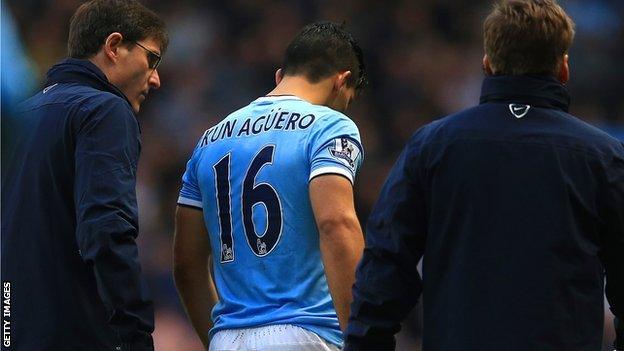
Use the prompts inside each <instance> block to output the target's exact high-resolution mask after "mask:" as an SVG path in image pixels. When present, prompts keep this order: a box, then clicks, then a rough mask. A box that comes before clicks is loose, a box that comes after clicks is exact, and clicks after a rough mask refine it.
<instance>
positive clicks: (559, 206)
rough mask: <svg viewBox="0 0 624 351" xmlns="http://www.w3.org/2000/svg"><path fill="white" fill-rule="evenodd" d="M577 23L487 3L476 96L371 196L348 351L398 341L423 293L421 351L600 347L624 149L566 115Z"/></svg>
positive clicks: (543, 8)
mask: <svg viewBox="0 0 624 351" xmlns="http://www.w3.org/2000/svg"><path fill="white" fill-rule="evenodd" d="M573 28H574V25H573V22H572V21H571V19H570V18H569V17H568V16H567V15H566V14H565V12H564V11H563V10H562V9H561V8H560V7H559V6H558V5H557V4H556V3H554V1H550V0H528V1H519V0H508V1H502V2H500V3H498V4H497V5H496V6H495V8H494V9H493V11H492V12H491V13H490V15H489V16H488V18H487V19H486V21H485V26H484V32H485V50H486V56H485V58H484V68H485V71H486V74H487V77H486V78H485V81H484V82H483V87H482V92H481V100H480V104H479V105H478V106H476V107H473V108H471V109H468V110H465V111H462V112H459V113H457V114H453V115H451V116H448V117H446V118H443V119H440V120H438V121H435V122H433V123H431V124H429V125H427V126H425V127H423V128H421V129H420V130H418V131H417V132H416V133H415V134H414V135H413V136H412V138H411V139H410V141H409V142H408V144H407V146H406V147H405V149H404V151H403V153H402V154H401V156H400V157H399V159H398V161H397V162H396V164H395V165H394V168H393V169H392V171H391V173H390V175H389V177H388V179H387V181H386V184H385V185H384V187H383V190H382V192H381V195H380V198H379V200H378V202H377V204H376V205H375V208H374V211H373V213H372V215H371V217H370V220H369V223H368V227H367V233H366V234H367V236H366V249H365V252H364V256H363V259H362V261H361V262H360V265H359V266H358V270H357V275H356V283H355V285H354V289H353V293H354V302H353V304H352V307H351V317H350V320H349V326H348V328H347V332H346V334H347V336H346V348H345V349H346V350H375V351H380V350H390V349H394V334H395V333H396V332H398V331H399V329H400V322H401V320H402V319H403V318H404V317H405V316H406V315H407V314H408V313H409V311H410V309H411V308H412V307H413V306H414V304H415V303H416V302H417V300H418V297H419V295H420V294H421V292H422V294H423V309H424V312H423V319H424V327H423V350H424V351H447V350H448V351H450V350H463V351H472V350H474V351H477V350H478V351H489V350H492V351H493V350H496V351H500V350H505V351H515V350H517V351H527V350H531V351H546V350H574V351H598V350H601V349H602V334H603V323H604V322H603V320H604V306H603V293H604V290H603V286H604V278H605V275H606V280H607V285H606V293H607V298H608V299H609V302H610V304H611V311H612V312H613V314H614V315H615V316H616V318H617V319H619V320H622V319H623V318H624V145H623V144H622V143H620V142H618V141H617V140H616V139H614V138H611V137H609V136H608V135H606V134H605V133H603V132H601V131H599V130H598V129H596V128H593V127H591V126H589V125H588V124H586V123H584V122H582V121H580V120H579V119H577V118H575V117H574V116H572V115H570V114H568V105H569V96H568V93H567V90H566V88H565V86H564V85H563V84H565V83H566V82H567V80H568V76H569V74H568V56H567V51H568V48H569V47H570V45H571V42H572V38H573V34H574V30H573ZM421 257H423V278H422V280H421V277H420V276H419V274H418V271H417V269H416V266H417V263H418V261H419V260H420V258H421ZM616 330H617V339H616V345H615V348H616V349H618V350H623V349H624V348H623V347H624V332H623V331H624V329H622V326H621V325H618V323H617V322H616Z"/></svg>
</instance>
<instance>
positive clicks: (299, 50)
mask: <svg viewBox="0 0 624 351" xmlns="http://www.w3.org/2000/svg"><path fill="white" fill-rule="evenodd" d="M340 71H351V73H352V75H351V77H349V80H347V84H348V85H349V86H352V87H355V88H356V89H358V90H359V89H361V88H362V87H363V86H364V85H365V84H366V69H365V67H364V58H363V54H362V49H361V48H360V46H359V45H358V43H357V41H356V40H355V38H353V36H352V35H351V34H350V33H349V32H347V31H346V30H345V28H344V26H341V25H338V24H336V23H332V22H316V23H312V24H309V25H307V26H305V27H304V28H303V29H302V30H301V32H299V34H297V36H296V37H295V38H294V39H293V40H292V41H291V42H290V44H289V45H288V48H286V54H285V55H284V64H283V66H282V73H283V74H284V75H291V76H292V75H304V76H305V77H306V78H307V79H308V80H309V81H310V82H312V83H316V82H318V81H320V80H321V79H323V78H327V77H329V76H331V75H332V74H334V73H336V72H340Z"/></svg>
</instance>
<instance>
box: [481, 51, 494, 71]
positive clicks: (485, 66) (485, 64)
mask: <svg viewBox="0 0 624 351" xmlns="http://www.w3.org/2000/svg"><path fill="white" fill-rule="evenodd" d="M483 73H485V75H486V76H492V75H494V70H493V69H492V65H491V64H490V58H489V57H488V55H487V54H485V55H483Z"/></svg>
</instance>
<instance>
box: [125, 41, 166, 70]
mask: <svg viewBox="0 0 624 351" xmlns="http://www.w3.org/2000/svg"><path fill="white" fill-rule="evenodd" d="M131 42H132V43H133V44H136V45H137V46H139V47H140V48H141V49H143V50H145V52H147V67H149V68H150V69H156V68H158V65H160V61H162V56H161V55H159V54H157V53H155V52H153V51H152V50H150V49H148V48H146V47H145V46H143V45H141V44H139V43H138V42H136V41H133V40H132V41H131Z"/></svg>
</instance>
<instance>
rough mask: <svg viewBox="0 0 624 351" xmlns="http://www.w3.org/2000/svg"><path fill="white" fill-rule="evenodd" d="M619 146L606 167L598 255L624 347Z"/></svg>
mask: <svg viewBox="0 0 624 351" xmlns="http://www.w3.org/2000/svg"><path fill="white" fill-rule="evenodd" d="M619 150H620V151H621V152H620V153H619V155H616V156H614V157H613V159H612V160H610V162H609V164H608V167H607V171H606V178H607V179H606V180H607V182H606V184H607V185H606V186H605V187H604V191H605V192H604V194H605V198H604V200H603V206H604V207H603V208H604V212H603V218H604V219H605V221H604V224H605V226H604V229H603V237H602V241H603V246H602V250H601V259H602V263H603V266H604V269H605V275H606V281H607V284H606V289H605V292H606V295H607V300H608V301H609V305H611V311H612V312H613V315H614V316H615V331H616V340H615V342H614V348H615V349H616V350H618V351H619V350H623V351H624V255H623V254H622V253H624V145H621V147H620V148H619Z"/></svg>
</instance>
